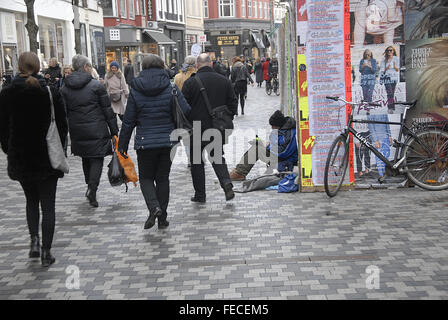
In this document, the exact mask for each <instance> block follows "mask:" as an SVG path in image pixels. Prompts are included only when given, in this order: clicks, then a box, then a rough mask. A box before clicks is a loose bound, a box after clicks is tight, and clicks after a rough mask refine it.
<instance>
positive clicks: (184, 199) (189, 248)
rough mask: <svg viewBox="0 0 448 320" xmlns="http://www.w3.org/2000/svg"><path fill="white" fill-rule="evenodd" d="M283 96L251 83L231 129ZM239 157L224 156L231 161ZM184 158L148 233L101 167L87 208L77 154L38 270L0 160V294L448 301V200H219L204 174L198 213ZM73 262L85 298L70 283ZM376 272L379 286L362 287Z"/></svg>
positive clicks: (401, 193) (407, 193) (385, 193)
mask: <svg viewBox="0 0 448 320" xmlns="http://www.w3.org/2000/svg"><path fill="white" fill-rule="evenodd" d="M279 101H280V100H279V98H278V97H266V96H265V94H264V90H263V89H258V88H250V90H249V97H248V106H247V108H246V115H245V116H240V117H238V118H237V120H236V125H237V127H239V128H247V127H253V128H257V127H258V128H259V127H265V124H266V122H267V118H268V115H269V114H270V113H272V112H273V110H274V109H275V108H276V107H277V106H278V104H279ZM244 148H245V145H244V144H239V145H237V146H236V147H235V146H234V145H229V146H227V148H226V151H227V152H228V154H229V153H231V152H234V153H235V154H236V157H235V158H238V157H240V156H241V155H242V153H243V150H244ZM229 150H230V152H229ZM178 152H181V150H178ZM131 156H133V158H134V159H135V153H131ZM183 160H184V159H183V157H181V156H179V157H178V158H176V161H175V164H174V165H173V169H172V175H171V201H170V206H169V220H170V223H171V224H170V227H169V228H168V229H166V230H158V229H157V226H155V227H154V228H153V229H151V230H143V224H144V222H145V220H146V218H147V214H148V213H147V209H146V207H145V205H144V200H143V197H142V195H141V193H140V190H139V189H138V188H134V187H133V186H130V189H129V192H128V193H125V192H124V188H122V187H117V188H112V187H111V186H110V185H109V184H108V182H107V174H106V172H107V171H106V169H107V168H106V167H105V168H104V172H103V177H102V184H101V186H100V189H99V195H98V198H99V199H98V200H99V203H100V207H99V208H97V209H93V208H91V207H90V206H89V205H88V203H87V201H86V199H85V197H84V193H85V188H86V187H85V185H84V183H83V178H82V170H81V161H80V159H79V158H76V157H73V156H71V157H70V165H71V173H70V174H69V175H67V176H66V177H65V178H64V179H62V180H60V182H59V188H58V194H57V206H56V210H57V224H56V234H55V241H54V247H53V250H52V251H53V254H54V255H55V257H56V263H55V264H54V265H53V266H51V267H50V268H48V269H44V268H42V267H41V265H40V261H38V260H30V259H29V258H28V245H29V235H28V231H27V227H26V220H25V202H24V195H23V192H22V191H21V188H20V186H19V184H18V183H17V182H13V181H10V180H9V179H8V178H7V175H6V157H5V156H4V155H3V154H2V155H0V177H1V178H0V194H1V195H2V196H1V205H0V219H1V224H0V299H121V298H124V299H234V298H235V299H377V298H379V299H446V298H447V296H448V295H447V293H448V237H447V231H448V223H447V210H448V199H447V192H428V191H423V190H421V189H418V188H412V189H387V190H367V191H365V190H364V191H347V192H341V193H340V194H339V195H338V196H337V197H336V199H334V200H329V199H328V198H327V197H326V196H325V195H324V194H321V193H313V194H299V193H295V194H277V193H276V192H275V191H257V192H252V193H247V194H237V195H236V198H235V199H234V200H233V201H231V202H225V200H224V194H223V192H222V191H221V190H220V188H219V185H218V182H217V179H216V177H215V175H214V173H213V172H212V171H211V170H210V169H211V167H210V165H208V166H207V174H208V175H207V190H208V194H207V203H206V204H204V205H197V204H193V203H191V202H190V200H189V198H190V196H191V195H192V194H193V188H192V184H191V177H190V174H189V170H188V169H187V167H186V165H185V163H182V162H183ZM108 161H109V159H106V163H107V162H108ZM233 166H234V163H233V164H231V165H230V166H229V167H230V169H231V168H233ZM263 170H264V168H263V166H262V165H257V166H256V167H255V170H254V172H253V173H252V174H253V175H256V174H259V173H261V172H263ZM73 266H75V269H73ZM76 267H77V268H79V278H80V287H79V289H76V288H72V287H71V286H70V284H73V282H72V281H71V279H72V277H71V276H72V275H73V270H76ZM369 267H370V268H369ZM375 268H378V271H379V273H378V274H379V281H378V282H375V281H371V278H368V277H371V276H374V275H375V274H376V273H375V270H376V269H375ZM366 283H368V284H371V286H367V285H366ZM67 284H69V286H67ZM375 284H378V286H375ZM70 288H72V289H70Z"/></svg>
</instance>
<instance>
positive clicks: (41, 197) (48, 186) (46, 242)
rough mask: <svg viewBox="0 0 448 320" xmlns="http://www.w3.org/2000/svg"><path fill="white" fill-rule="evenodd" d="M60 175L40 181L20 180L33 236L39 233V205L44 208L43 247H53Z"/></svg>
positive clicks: (29, 226) (29, 227) (27, 218)
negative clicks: (57, 188)
mask: <svg viewBox="0 0 448 320" xmlns="http://www.w3.org/2000/svg"><path fill="white" fill-rule="evenodd" d="M57 183H58V177H56V176H51V177H49V178H47V179H46V180H42V181H39V182H29V181H20V184H21V185H22V188H23V191H24V192H25V197H26V221H27V223H28V230H29V232H30V235H31V236H37V235H39V218H40V213H39V205H40V206H41V208H42V247H43V248H44V249H51V244H52V243H53V235H54V225H55V206H56V205H55V201H56V187H57Z"/></svg>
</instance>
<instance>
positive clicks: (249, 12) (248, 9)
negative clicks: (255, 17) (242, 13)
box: [247, 0, 252, 18]
mask: <svg viewBox="0 0 448 320" xmlns="http://www.w3.org/2000/svg"><path fill="white" fill-rule="evenodd" d="M247 17H248V18H250V17H252V0H247Z"/></svg>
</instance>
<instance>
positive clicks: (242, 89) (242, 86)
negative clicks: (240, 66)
mask: <svg viewBox="0 0 448 320" xmlns="http://www.w3.org/2000/svg"><path fill="white" fill-rule="evenodd" d="M235 95H236V97H237V99H238V98H239V100H240V105H241V113H244V103H245V100H246V95H247V81H237V82H235Z"/></svg>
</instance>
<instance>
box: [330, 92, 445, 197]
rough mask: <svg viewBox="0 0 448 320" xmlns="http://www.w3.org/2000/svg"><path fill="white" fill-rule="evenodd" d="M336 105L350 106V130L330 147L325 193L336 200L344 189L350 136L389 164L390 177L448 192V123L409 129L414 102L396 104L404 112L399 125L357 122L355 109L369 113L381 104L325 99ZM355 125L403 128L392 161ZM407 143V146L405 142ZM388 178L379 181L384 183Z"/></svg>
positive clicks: (394, 142)
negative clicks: (356, 128)
mask: <svg viewBox="0 0 448 320" xmlns="http://www.w3.org/2000/svg"><path fill="white" fill-rule="evenodd" d="M326 98H327V99H330V100H334V101H341V102H344V104H346V105H348V106H349V116H348V121H347V127H346V128H345V129H344V131H343V133H342V134H341V135H339V136H338V137H337V138H336V139H335V140H334V141H333V144H332V145H331V147H330V151H329V152H328V157H327V162H326V165H325V173H324V186H325V192H326V193H327V195H328V196H329V197H334V196H335V195H336V194H337V193H338V191H339V189H340V188H341V186H342V184H343V182H344V179H345V176H346V172H347V166H348V157H349V148H350V139H351V136H354V137H356V139H357V140H359V142H360V143H361V144H362V145H364V146H365V147H367V148H368V149H369V150H370V151H372V152H373V153H374V154H375V155H376V156H377V157H378V158H379V159H380V160H381V161H383V162H384V163H385V164H386V174H387V175H399V174H404V175H407V177H408V178H409V180H411V181H412V182H413V183H414V184H416V185H417V186H419V187H421V188H423V189H426V190H432V191H436V190H445V189H448V132H447V131H446V130H445V129H446V128H447V123H446V122H443V121H442V122H440V121H439V122H431V123H427V124H424V125H414V124H413V125H412V126H411V128H409V127H408V126H407V125H406V115H407V111H408V110H409V109H411V108H412V107H414V106H415V104H416V101H415V102H396V103H395V104H396V105H404V106H405V110H404V113H403V115H402V117H401V121H400V122H388V121H374V120H355V119H353V111H354V110H355V108H356V107H359V108H364V109H366V110H369V109H370V108H369V107H378V106H380V105H379V104H376V103H369V102H364V101H363V102H360V103H353V102H348V101H345V100H344V99H342V98H339V97H326ZM352 123H374V124H387V125H398V126H400V132H399V134H398V140H396V139H394V140H393V145H392V146H393V147H395V156H394V159H393V160H392V161H390V160H389V159H387V158H386V157H385V156H384V155H383V154H382V153H381V152H380V151H379V150H378V149H377V148H375V147H374V146H373V145H372V144H371V143H370V142H369V141H368V139H367V138H365V137H363V136H362V135H361V134H360V133H359V132H358V131H356V130H355V129H354V128H353V127H352ZM402 141H404V142H402ZM385 177H386V176H383V177H380V178H379V179H378V181H379V182H380V183H383V182H384V179H385Z"/></svg>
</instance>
